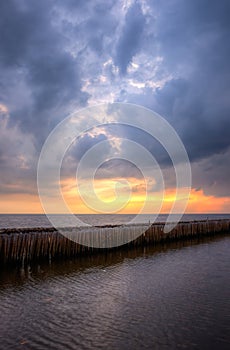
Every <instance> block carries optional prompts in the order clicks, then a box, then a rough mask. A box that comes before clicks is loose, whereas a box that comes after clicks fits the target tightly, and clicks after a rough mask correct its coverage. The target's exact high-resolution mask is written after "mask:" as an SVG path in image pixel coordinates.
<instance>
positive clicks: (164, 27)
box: [0, 0, 230, 197]
mask: <svg viewBox="0 0 230 350" xmlns="http://www.w3.org/2000/svg"><path fill="white" fill-rule="evenodd" d="M229 11H230V3H229V1H228V0H222V1H221V4H220V3H218V2H217V1H215V0H211V1H210V0H203V1H200V0H187V1H183V0H166V1H159V0H152V1H150V2H149V1H138V0H137V1H132V0H122V1H121V0H120V1H115V2H114V1H112V0H111V1H110V0H109V1H105V0H104V1H99V0H95V1H73V0H67V1H60V0H57V1H55V0H50V1H49V2H48V1H46V0H41V1H36V0H30V1H29V0H23V1H20V2H19V1H16V0H8V1H2V2H1V3H0V14H1V15H0V16H1V18H0V76H1V80H0V118H1V121H0V126H1V128H0V178H1V184H0V190H1V193H8V192H9V193H12V192H13V191H14V188H15V187H14V186H15V184H16V189H15V191H19V192H20V191H21V193H23V191H27V193H28V192H36V164H37V159H38V155H39V152H40V150H41V147H42V144H43V142H44V140H45V139H46V137H47V136H48V134H49V132H50V131H51V130H52V129H53V127H54V126H55V125H57V123H58V122H60V121H61V120H62V119H63V118H64V117H66V116H67V115H68V114H69V113H71V112H73V111H74V110H77V109H80V108H82V107H87V106H88V105H92V104H94V103H101V102H116V101H120V102H130V103H136V104H140V105H143V106H144V107H147V108H150V109H152V110H154V111H156V112H158V113H160V114H161V115H162V116H164V117H165V118H166V119H167V120H168V121H169V122H170V123H171V124H172V125H173V127H174V128H175V130H176V131H177V132H178V134H179V135H180V137H181V139H182V141H183V142H184V145H185V147H186V149H187V151H188V155H189V157H190V160H191V162H192V167H193V173H194V176H193V187H194V188H197V189H198V188H203V189H204V191H205V193H207V194H208V195H209V194H211V195H214V196H220V197H221V196H224V195H225V196H226V195H228V196H230V186H229V176H228V174H229V169H230V164H229V159H230V158H229V152H230V98H229V96H230V69H229V57H230V44H229V34H230V21H229V18H228V17H229V16H228V14H229ZM121 136H122V137H124V138H130V139H132V140H135V141H138V142H140V143H141V144H142V145H144V146H145V147H146V148H148V149H149V150H150V151H151V152H152V153H153V154H154V155H155V157H156V159H157V160H158V161H159V164H161V166H162V168H165V169H166V171H168V168H169V167H170V162H169V159H168V158H167V155H166V154H165V152H164V150H163V149H162V148H161V147H159V145H157V143H156V142H155V141H153V140H150V139H149V138H148V137H147V136H146V135H144V134H142V133H141V132H139V131H137V130H134V129H132V128H120V129H119V130H118V129H114V130H111V129H106V128H104V129H103V130H101V132H97V135H96V136H95V134H93V133H92V132H91V133H90V132H89V133H88V134H85V135H84V136H82V138H81V140H80V141H79V142H78V147H77V146H76V147H75V148H74V147H73V149H72V153H71V154H70V158H68V159H69V160H70V159H71V164H70V163H68V161H66V166H67V167H69V169H72V167H74V166H75V165H77V162H78V161H79V158H80V156H81V155H82V154H83V153H84V152H85V151H86V150H87V149H88V148H89V147H91V146H92V145H94V144H95V143H97V142H99V141H101V140H105V139H109V140H111V149H110V150H105V155H106V152H107V155H108V154H111V152H113V151H114V152H117V145H118V143H119V141H116V139H117V140H118V139H119V138H120V137H121ZM116 166H118V168H119V171H120V173H121V174H123V173H126V174H127V176H128V175H130V176H133V174H135V170H134V169H133V167H132V166H131V165H130V164H128V163H127V164H125V163H124V162H123V161H122V162H120V163H119V165H118V164H117V163H116ZM105 168H106V172H105V174H106V175H105V176H111V174H109V169H111V172H112V171H113V169H114V167H113V166H111V164H109V163H107V166H106V165H105ZM71 171H72V170H71ZM68 173H69V172H68V171H66V174H68ZM100 176H102V175H100ZM137 176H138V175H137ZM26 183H27V184H30V186H25V184H26ZM169 183H170V180H169Z"/></svg>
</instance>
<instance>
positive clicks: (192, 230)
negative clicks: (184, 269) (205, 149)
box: [0, 220, 230, 264]
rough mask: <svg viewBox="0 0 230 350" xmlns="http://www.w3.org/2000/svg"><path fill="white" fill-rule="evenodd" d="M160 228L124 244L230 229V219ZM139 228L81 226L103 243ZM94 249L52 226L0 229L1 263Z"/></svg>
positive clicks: (32, 259)
mask: <svg viewBox="0 0 230 350" xmlns="http://www.w3.org/2000/svg"><path fill="white" fill-rule="evenodd" d="M163 228H164V224H163V223H160V224H159V223H156V224H153V225H152V226H150V227H149V228H148V229H147V231H146V232H145V233H144V234H143V235H141V236H139V237H138V238H136V239H134V240H131V241H130V242H129V243H128V244H127V245H126V247H127V249H129V248H131V247H136V246H145V245H155V244H158V243H164V242H167V241H172V240H174V241H175V240H181V239H188V238H193V237H204V236H206V235H215V234H218V233H229V232H230V220H205V221H199V222H198V221H194V222H180V223H178V224H177V226H176V227H175V228H174V229H173V230H172V231H171V232H169V233H167V234H165V233H164V232H163ZM138 229H139V228H138V227H137V225H131V226H130V225H128V226H113V227H112V226H110V227H93V228H92V231H91V232H89V231H87V232H84V231H83V229H82V228H81V232H82V233H83V235H84V237H85V238H86V235H88V234H90V241H91V242H94V243H95V245H96V246H98V247H99V246H100V245H101V246H104V247H106V244H108V243H110V242H112V241H111V240H112V239H114V238H112V235H113V234H117V237H118V236H119V237H120V238H122V239H124V236H125V235H126V234H127V235H128V237H130V239H131V238H133V237H135V232H138V231H136V230H138ZM91 235H92V236H91ZM84 237H83V238H84ZM87 237H89V236H87ZM83 241H84V240H83ZM118 242H119V239H118ZM94 251H98V249H95V248H90V247H88V246H83V245H80V244H78V243H75V242H73V241H71V240H69V239H68V238H67V237H65V236H63V235H62V234H60V233H59V232H58V231H57V230H56V229H54V228H34V229H2V230H0V264H9V263H13V264H23V263H29V262H33V261H38V260H41V259H45V260H48V261H51V260H53V259H57V258H68V257H76V256H79V255H81V254H85V255H88V254H91V253H92V252H94Z"/></svg>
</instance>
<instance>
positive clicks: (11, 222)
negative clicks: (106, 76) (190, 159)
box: [0, 213, 230, 229]
mask: <svg viewBox="0 0 230 350" xmlns="http://www.w3.org/2000/svg"><path fill="white" fill-rule="evenodd" d="M74 215H75V216H76V217H77V218H78V219H80V220H81V221H82V222H83V223H86V224H89V225H92V226H94V225H108V224H111V225H116V224H128V223H129V222H130V221H131V220H132V219H133V218H135V217H136V216H137V215H138V214H74ZM168 215H169V214H159V215H158V216H157V218H156V216H155V215H154V214H141V215H138V223H148V222H149V221H150V222H165V221H166V219H167V217H168ZM51 216H59V217H62V219H63V222H65V223H66V225H67V226H68V225H71V220H70V219H69V217H68V216H67V215H65V214H51ZM220 219H230V213H200V214H197V213H195V214H183V216H182V218H181V220H180V221H199V220H220ZM52 226H53V225H52V223H51V222H50V221H49V219H48V218H47V216H46V214H23V213H22V214H13V213H8V214H0V229H3V228H33V227H52Z"/></svg>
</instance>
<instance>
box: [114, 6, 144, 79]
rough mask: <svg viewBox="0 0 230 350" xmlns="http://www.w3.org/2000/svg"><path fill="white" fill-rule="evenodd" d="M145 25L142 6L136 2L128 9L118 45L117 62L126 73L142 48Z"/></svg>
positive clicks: (121, 71)
mask: <svg viewBox="0 0 230 350" xmlns="http://www.w3.org/2000/svg"><path fill="white" fill-rule="evenodd" d="M144 25H145V16H144V15H143V13H142V10H141V6H140V4H139V3H137V2H135V3H134V4H133V5H132V6H131V7H130V8H129V10H128V11H127V14H126V16H125V24H124V28H123V30H122V32H121V35H120V38H119V40H118V43H117V47H116V54H115V59H114V61H115V64H116V65H117V66H118V67H119V70H120V73H121V74H125V73H126V70H127V67H128V65H129V63H130V62H131V60H132V58H133V56H134V55H135V54H136V53H137V52H138V51H139V50H140V47H141V44H142V38H143V31H144Z"/></svg>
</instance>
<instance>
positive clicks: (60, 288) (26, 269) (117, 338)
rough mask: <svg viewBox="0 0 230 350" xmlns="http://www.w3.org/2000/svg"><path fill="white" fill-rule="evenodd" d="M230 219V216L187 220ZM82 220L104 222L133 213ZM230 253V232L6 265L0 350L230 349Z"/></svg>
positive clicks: (13, 220) (12, 223)
mask: <svg viewBox="0 0 230 350" xmlns="http://www.w3.org/2000/svg"><path fill="white" fill-rule="evenodd" d="M222 218H223V219H225V218H228V219H229V218H230V215H228V214H221V215H220V214H212V215H210V214H202V215H197V214H193V215H185V216H184V217H183V220H185V221H188V220H190V221H191V220H192V221H193V220H207V219H208V220H209V219H210V220H211V219H222ZM81 219H82V220H83V219H84V220H86V221H87V220H88V222H89V221H90V222H91V224H92V225H95V224H100V225H103V224H108V223H109V224H116V223H120V222H123V223H124V222H125V223H126V222H127V221H128V220H130V216H111V215H109V216H107V215H106V216H105V215H102V216H94V217H92V216H91V217H90V218H89V217H88V216H84V217H82V218H81ZM142 219H143V220H144V219H145V218H142ZM158 220H159V221H161V222H162V221H165V220H166V216H164V215H162V216H160V217H159V218H158ZM0 225H1V228H3V227H4V228H5V227H39V226H43V227H46V226H47V227H48V226H50V225H51V224H50V223H49V221H48V219H47V218H46V216H45V215H0ZM229 252H230V235H228V234H227V233H226V234H223V235H222V234H221V235H218V236H216V237H212V238H203V239H193V240H192V241H182V242H174V243H170V244H165V245H159V246H156V247H139V248H133V249H130V250H127V249H118V250H112V251H110V250H108V251H107V252H104V253H103V254H102V253H101V254H93V255H91V256H87V257H86V256H85V257H84V256H82V257H78V258H75V259H66V260H61V261H52V262H51V261H49V262H44V261H43V262H39V263H33V264H31V265H27V266H19V267H11V266H0V350H8V349H12V350H19V349H31V350H46V349H49V350H91V349H92V350H94V349H96V350H97V349H102V350H107V349H109V350H123V349H124V350H133V349H135V350H142V349H149V350H154V349H156V350H158V349H159V350H162V349H163V350H164V349H166V350H167V349H169V350H171V349H172V350H174V349H175V350H176V349H188V350H192V349H197V350H198V349H199V350H200V349H202V350H203V349H204V350H212V349H213V350H225V349H226V350H227V349H230V334H229V329H230V298H229V295H230V259H229Z"/></svg>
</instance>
